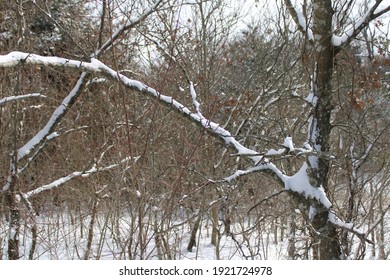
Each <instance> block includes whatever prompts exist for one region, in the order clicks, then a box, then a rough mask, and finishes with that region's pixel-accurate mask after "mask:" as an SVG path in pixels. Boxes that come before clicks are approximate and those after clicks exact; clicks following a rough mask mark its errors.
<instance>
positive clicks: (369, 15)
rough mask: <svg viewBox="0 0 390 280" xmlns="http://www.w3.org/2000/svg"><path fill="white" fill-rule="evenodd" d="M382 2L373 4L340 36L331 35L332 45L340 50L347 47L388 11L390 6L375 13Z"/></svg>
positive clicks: (378, 0)
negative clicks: (371, 23)
mask: <svg viewBox="0 0 390 280" xmlns="http://www.w3.org/2000/svg"><path fill="white" fill-rule="evenodd" d="M382 2H383V0H376V1H375V4H374V5H373V6H372V7H371V8H370V9H369V10H368V11H367V12H366V13H365V14H364V15H363V16H362V17H361V18H360V19H359V20H358V21H356V22H355V23H353V24H352V25H350V26H348V27H347V28H345V30H344V32H343V34H342V35H340V36H338V35H335V34H333V35H332V44H333V46H334V47H336V48H340V47H342V46H343V45H349V44H350V43H351V41H352V40H353V39H354V38H356V36H357V35H358V34H359V33H360V32H361V31H362V30H363V29H364V28H365V27H367V26H368V24H369V23H370V22H371V21H372V20H374V19H376V18H378V17H380V16H382V15H383V14H385V13H387V12H389V11H390V5H387V6H386V7H383V8H382V9H380V10H379V11H377V12H375V11H376V10H377V9H378V7H379V5H380V4H381V3H382Z"/></svg>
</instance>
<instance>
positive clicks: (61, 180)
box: [23, 157, 140, 200]
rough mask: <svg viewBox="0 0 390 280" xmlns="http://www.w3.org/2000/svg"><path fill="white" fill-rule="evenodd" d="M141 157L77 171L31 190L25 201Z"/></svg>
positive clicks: (25, 196)
mask: <svg viewBox="0 0 390 280" xmlns="http://www.w3.org/2000/svg"><path fill="white" fill-rule="evenodd" d="M139 158H140V157H135V158H132V157H127V158H125V159H123V160H121V161H120V162H119V163H115V164H111V165H109V166H105V167H97V166H96V164H94V165H93V166H92V167H91V168H90V169H88V170H86V171H75V172H72V173H70V174H69V175H67V176H64V177H62V178H59V179H57V180H54V181H53V182H51V183H49V184H46V185H43V186H40V187H38V188H36V189H34V190H31V191H29V192H27V193H24V194H23V199H27V200H28V199H29V198H30V197H32V196H34V195H37V194H39V193H41V192H44V191H48V190H52V189H55V188H58V187H59V186H61V185H63V184H65V183H66V182H68V181H70V180H72V179H74V178H77V177H88V176H90V175H92V174H94V173H97V172H101V171H107V170H110V169H113V168H115V167H118V166H119V165H121V164H123V163H126V162H128V161H130V160H134V161H135V162H136V161H137V160H138V159H139Z"/></svg>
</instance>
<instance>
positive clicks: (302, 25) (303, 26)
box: [284, 0, 314, 42]
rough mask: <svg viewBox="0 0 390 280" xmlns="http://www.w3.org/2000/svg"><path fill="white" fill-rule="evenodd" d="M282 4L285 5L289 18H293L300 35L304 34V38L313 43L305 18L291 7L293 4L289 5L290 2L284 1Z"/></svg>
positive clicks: (288, 0) (311, 32)
mask: <svg viewBox="0 0 390 280" xmlns="http://www.w3.org/2000/svg"><path fill="white" fill-rule="evenodd" d="M284 2H285V4H286V6H287V9H288V11H289V13H290V15H291V17H292V18H293V20H294V22H295V24H296V25H297V26H298V29H299V30H300V31H301V32H302V33H304V34H306V36H307V38H308V39H309V41H310V42H313V41H314V35H313V31H312V30H311V28H310V27H309V26H308V24H307V21H306V17H305V15H304V14H303V12H301V11H299V10H297V9H296V8H295V7H294V6H293V4H292V3H291V1H290V0H284Z"/></svg>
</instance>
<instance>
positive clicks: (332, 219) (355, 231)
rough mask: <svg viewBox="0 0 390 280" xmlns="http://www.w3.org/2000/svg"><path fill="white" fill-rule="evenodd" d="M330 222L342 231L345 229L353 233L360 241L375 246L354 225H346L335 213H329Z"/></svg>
mask: <svg viewBox="0 0 390 280" xmlns="http://www.w3.org/2000/svg"><path fill="white" fill-rule="evenodd" d="M328 221H329V222H331V223H332V224H334V225H336V226H338V227H339V228H342V229H345V230H347V231H349V232H352V233H353V234H355V235H356V236H357V237H359V238H360V239H362V240H364V241H366V242H368V243H370V244H374V243H373V242H372V240H370V239H368V238H367V237H366V236H367V234H366V233H364V232H362V231H360V230H358V229H357V228H355V227H354V226H353V224H352V223H346V222H343V221H342V220H341V219H340V218H339V217H337V216H336V214H335V213H333V212H332V211H329V215H328Z"/></svg>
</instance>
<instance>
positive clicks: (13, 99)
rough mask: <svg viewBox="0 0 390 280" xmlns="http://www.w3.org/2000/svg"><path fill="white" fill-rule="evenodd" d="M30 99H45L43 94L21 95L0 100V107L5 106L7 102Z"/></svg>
mask: <svg viewBox="0 0 390 280" xmlns="http://www.w3.org/2000/svg"><path fill="white" fill-rule="evenodd" d="M31 97H46V96H45V95H43V94H40V93H30V94H23V95H16V96H7V97H4V98H2V99H0V106H3V105H5V104H6V103H8V102H11V101H15V100H20V99H26V98H31Z"/></svg>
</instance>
